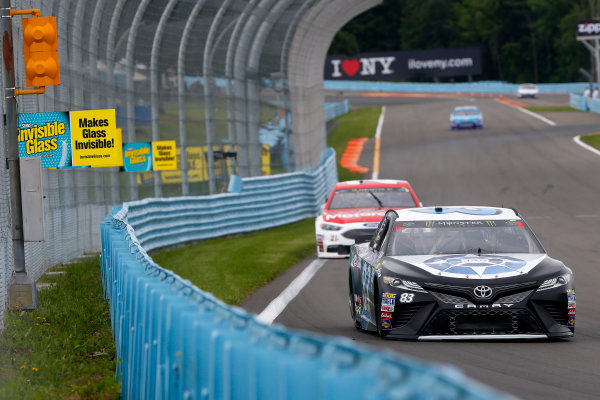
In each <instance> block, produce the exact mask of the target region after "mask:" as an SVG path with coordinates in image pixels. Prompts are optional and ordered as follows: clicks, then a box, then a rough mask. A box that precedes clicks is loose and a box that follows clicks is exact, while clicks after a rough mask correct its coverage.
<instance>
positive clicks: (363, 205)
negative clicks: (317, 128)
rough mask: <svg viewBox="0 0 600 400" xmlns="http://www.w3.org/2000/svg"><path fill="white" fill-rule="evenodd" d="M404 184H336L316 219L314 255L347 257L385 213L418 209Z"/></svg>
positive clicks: (367, 182) (418, 204)
mask: <svg viewBox="0 0 600 400" xmlns="http://www.w3.org/2000/svg"><path fill="white" fill-rule="evenodd" d="M420 205H421V203H420V202H419V199H418V198H417V195H416V194H415V192H414V191H413V189H412V187H411V186H410V184H409V183H408V182H407V181H397V180H389V179H378V180H361V181H347V182H338V183H337V184H336V185H335V186H334V188H333V190H332V191H331V194H330V195H329V198H328V199H327V202H326V203H325V206H324V208H323V210H322V212H321V213H320V214H319V215H318V216H317V218H316V220H315V232H316V236H317V255H318V256H319V257H320V258H343V257H348V254H349V252H350V246H351V245H353V244H354V243H355V240H356V239H361V238H366V239H369V238H371V236H373V233H374V232H375V228H376V227H377V224H379V221H381V218H382V217H383V215H384V214H385V211H386V210H388V209H390V208H394V209H398V208H406V207H419V206H420Z"/></svg>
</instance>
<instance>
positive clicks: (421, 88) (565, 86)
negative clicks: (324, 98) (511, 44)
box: [324, 81, 589, 94]
mask: <svg viewBox="0 0 600 400" xmlns="http://www.w3.org/2000/svg"><path fill="white" fill-rule="evenodd" d="M587 86H589V83H586V82H573V83H540V84H538V85H537V87H538V88H539V90H540V93H573V92H579V93H582V92H583V91H584V90H585V88H586V87H587ZM324 87H325V90H337V91H346V90H352V91H363V92H409V93H465V94H468V93H502V94H507V93H514V94H516V93H517V89H518V88H519V85H518V84H516V83H507V82H497V81H480V82H470V83H469V82H462V83H433V82H431V83H427V82H370V81H325V82H324Z"/></svg>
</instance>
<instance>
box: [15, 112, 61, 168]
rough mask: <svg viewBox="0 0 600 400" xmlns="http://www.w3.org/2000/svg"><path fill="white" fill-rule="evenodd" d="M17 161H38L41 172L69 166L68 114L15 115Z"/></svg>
mask: <svg viewBox="0 0 600 400" xmlns="http://www.w3.org/2000/svg"><path fill="white" fill-rule="evenodd" d="M17 130H18V141H19V157H23V158H25V157H35V156H40V157H41V164H42V168H67V167H70V166H71V129H70V123H69V113H68V112H49V113H32V114H18V115H17Z"/></svg>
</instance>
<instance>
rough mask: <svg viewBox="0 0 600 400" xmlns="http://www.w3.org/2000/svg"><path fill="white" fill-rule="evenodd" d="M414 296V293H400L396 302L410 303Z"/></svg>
mask: <svg viewBox="0 0 600 400" xmlns="http://www.w3.org/2000/svg"><path fill="white" fill-rule="evenodd" d="M414 297H415V295H414V293H402V294H401V295H400V297H399V298H398V302H400V303H412V301H413V298H414Z"/></svg>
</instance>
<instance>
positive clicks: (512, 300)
mask: <svg viewBox="0 0 600 400" xmlns="http://www.w3.org/2000/svg"><path fill="white" fill-rule="evenodd" d="M349 294H350V296H349V301H350V314H351V316H352V319H353V320H354V324H355V326H356V327H357V328H359V329H363V330H367V331H375V332H378V333H379V335H380V336H383V337H387V338H394V339H418V340H444V339H546V338H551V339H556V338H568V337H571V336H573V334H574V331H575V305H576V304H575V287H574V283H573V274H572V272H571V270H570V269H569V268H567V267H566V266H565V265H564V264H563V263H562V262H560V261H558V260H554V259H552V258H550V257H549V256H548V255H547V254H546V251H545V250H544V248H543V247H542V245H541V244H540V243H539V241H538V239H537V238H536V237H535V235H534V234H533V232H532V231H531V229H530V228H529V226H528V225H527V224H526V223H525V221H524V220H523V219H522V218H521V216H520V215H519V214H518V213H517V212H516V211H514V210H512V209H507V208H492V207H425V208H413V209H404V210H389V211H388V212H387V213H386V214H385V216H384V218H383V219H382V220H381V222H380V223H379V225H378V227H377V232H376V234H375V235H373V238H372V239H371V241H370V242H368V243H362V244H356V245H353V246H352V247H351V253H350V268H349Z"/></svg>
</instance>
